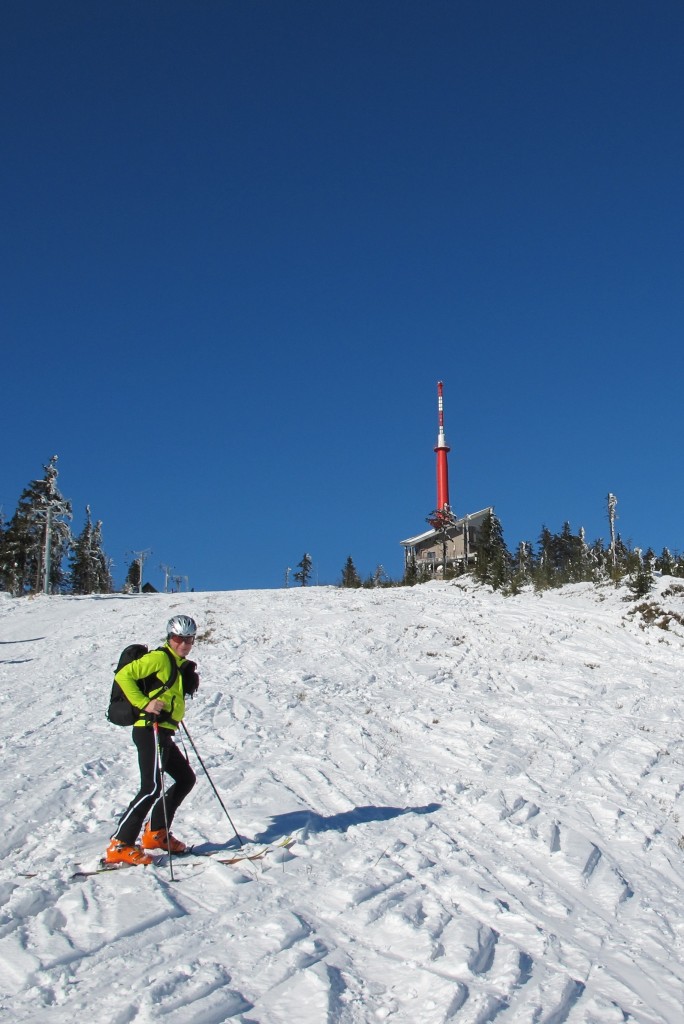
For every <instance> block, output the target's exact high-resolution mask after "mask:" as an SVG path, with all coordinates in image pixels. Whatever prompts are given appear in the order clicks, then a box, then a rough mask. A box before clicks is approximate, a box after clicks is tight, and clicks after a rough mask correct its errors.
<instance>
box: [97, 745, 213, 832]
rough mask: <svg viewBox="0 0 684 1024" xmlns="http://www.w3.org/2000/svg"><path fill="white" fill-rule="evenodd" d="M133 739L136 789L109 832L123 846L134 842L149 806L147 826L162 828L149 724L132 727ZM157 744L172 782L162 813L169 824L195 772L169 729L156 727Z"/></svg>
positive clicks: (159, 782)
mask: <svg viewBox="0 0 684 1024" xmlns="http://www.w3.org/2000/svg"><path fill="white" fill-rule="evenodd" d="M131 731H132V733H133V742H134V743H135V745H136V747H137V748H138V764H139V766H140V791H139V792H138V794H137V795H136V796H135V797H134V798H133V799H132V800H131V802H130V804H129V806H128V809H127V811H126V813H125V814H124V816H123V818H122V819H121V821H120V822H119V827H118V828H117V830H116V832H115V833H114V835H113V837H112V838H113V839H118V840H119V841H120V842H122V843H126V845H127V846H134V845H135V843H136V842H137V839H138V836H139V835H140V829H141V828H142V826H143V822H144V821H145V818H146V817H147V815H148V814H149V812H150V809H151V810H152V814H151V817H150V828H151V829H152V831H153V832H156V831H157V829H160V828H166V821H165V818H164V801H163V800H162V799H161V792H162V785H163V775H162V774H160V772H159V764H158V759H157V751H156V739H155V734H154V729H153V728H152V726H136V727H134V728H133V729H132V730H131ZM157 736H158V737H159V748H160V753H161V766H162V773H166V774H167V775H170V776H171V778H172V779H173V785H172V786H170V787H169V789H167V791H166V793H165V798H166V814H167V816H168V824H169V828H171V822H172V821H173V816H174V814H175V813H176V811H177V810H178V808H179V807H180V805H181V803H182V802H183V800H185V798H186V796H187V795H188V793H189V792H190V790H191V789H192V787H193V786H194V785H195V782H196V776H195V773H194V771H193V770H192V768H191V767H190V765H189V764H188V760H187V758H186V757H185V755H184V754H183V753H182V752H181V751H180V750H179V749H178V747H177V746H176V744H175V743H174V741H173V733H172V732H171V730H170V729H161V728H160V729H158V730H157Z"/></svg>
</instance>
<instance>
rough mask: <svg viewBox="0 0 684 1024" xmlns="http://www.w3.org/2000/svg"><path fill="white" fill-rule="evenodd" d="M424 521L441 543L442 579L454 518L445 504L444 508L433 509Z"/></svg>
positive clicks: (445, 573) (444, 572) (444, 577)
mask: <svg viewBox="0 0 684 1024" xmlns="http://www.w3.org/2000/svg"><path fill="white" fill-rule="evenodd" d="M425 522H426V523H429V524H430V526H431V527H432V529H433V530H434V531H435V533H436V534H437V537H438V538H439V542H440V544H441V545H442V579H446V575H447V545H448V543H449V538H450V537H451V534H452V530H453V526H454V523H455V522H456V518H455V516H454V514H453V512H452V511H451V509H450V508H449V506H448V505H445V506H444V508H436V509H434V510H433V511H432V512H431V513H430V515H429V516H427V517H426V519H425Z"/></svg>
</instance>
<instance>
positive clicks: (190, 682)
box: [179, 661, 200, 697]
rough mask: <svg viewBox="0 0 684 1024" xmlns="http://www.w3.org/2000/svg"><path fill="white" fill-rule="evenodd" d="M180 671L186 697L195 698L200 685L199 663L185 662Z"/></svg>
mask: <svg viewBox="0 0 684 1024" xmlns="http://www.w3.org/2000/svg"><path fill="white" fill-rule="evenodd" d="M179 671H180V674H181V678H182V680H183V694H184V696H186V697H193V696H194V695H195V693H196V692H197V689H198V687H199V683H200V681H199V676H198V675H197V663H196V662H194V661H184V662H183V664H182V665H181V667H180V669H179Z"/></svg>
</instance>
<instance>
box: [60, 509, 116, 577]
mask: <svg viewBox="0 0 684 1024" xmlns="http://www.w3.org/2000/svg"><path fill="white" fill-rule="evenodd" d="M70 582H71V590H72V593H74V594H111V592H112V589H113V585H112V577H111V574H110V571H109V564H108V561H107V556H106V555H105V553H104V551H103V550H102V523H101V522H100V521H99V520H98V522H97V523H95V526H93V524H92V520H91V518H90V505H86V521H85V525H84V527H83V530H82V532H81V534H80V536H79V537H78V538H77V540H76V543H75V545H74V552H73V556H72V562H71V574H70Z"/></svg>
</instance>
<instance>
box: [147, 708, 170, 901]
mask: <svg viewBox="0 0 684 1024" xmlns="http://www.w3.org/2000/svg"><path fill="white" fill-rule="evenodd" d="M152 728H153V729H154V749H155V750H156V752H157V770H158V772H159V780H160V782H161V801H162V810H163V811H164V827H165V828H166V849H167V853H168V855H169V871H170V872H171V881H172V882H175V881H176V879H175V878H174V877H173V855H172V853H171V832H170V830H169V816H168V814H167V811H166V793H165V792H164V770H163V768H162V759H161V749H160V747H159V726H158V725H157V723H156V722H153V723H152Z"/></svg>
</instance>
